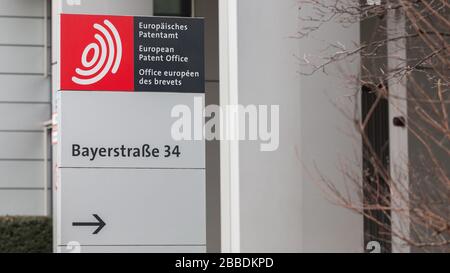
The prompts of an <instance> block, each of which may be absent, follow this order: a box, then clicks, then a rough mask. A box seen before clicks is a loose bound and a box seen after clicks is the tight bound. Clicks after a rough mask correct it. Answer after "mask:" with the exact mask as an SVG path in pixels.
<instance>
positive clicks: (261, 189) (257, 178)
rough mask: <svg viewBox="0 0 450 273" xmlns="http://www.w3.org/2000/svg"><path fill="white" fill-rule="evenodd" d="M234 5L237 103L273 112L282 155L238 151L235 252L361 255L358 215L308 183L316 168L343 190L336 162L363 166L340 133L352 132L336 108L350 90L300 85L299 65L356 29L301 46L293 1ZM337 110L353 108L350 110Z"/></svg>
mask: <svg viewBox="0 0 450 273" xmlns="http://www.w3.org/2000/svg"><path fill="white" fill-rule="evenodd" d="M237 5H238V71H239V91H238V93H239V103H240V104H244V105H246V104H266V105H267V104H268V105H272V104H278V105H280V147H279V149H278V150H277V151H274V152H260V151H259V144H258V143H256V142H241V144H240V146H239V153H240V156H239V160H240V164H239V170H240V202H241V204H240V208H241V209H240V221H241V223H240V225H241V229H240V237H241V242H240V243H241V245H240V247H241V251H244V252H254V251H256V252H271V251H287V252H298V251H305V252H310V251H341V252H342V251H355V252H361V251H362V250H363V219H362V217H361V216H359V215H355V214H353V213H352V212H350V211H348V210H346V209H343V208H340V207H337V206H335V205H332V204H331V203H330V202H328V201H327V200H326V199H325V197H324V194H323V192H322V191H321V190H320V189H319V187H318V184H317V183H315V182H316V180H315V179H317V178H318V176H317V175H310V174H312V173H313V172H314V170H315V166H317V169H320V170H321V171H322V173H321V174H323V175H325V176H327V177H331V178H332V179H333V181H334V183H335V184H336V185H337V186H338V187H341V188H342V186H343V184H344V178H343V175H342V173H341V172H340V170H339V169H338V168H339V167H338V166H339V163H341V162H342V160H345V159H346V157H348V158H351V159H352V160H355V161H357V162H359V161H360V160H361V159H360V154H361V150H360V146H361V144H360V143H361V142H358V139H357V138H356V139H353V138H351V137H348V136H347V135H346V134H345V133H343V132H351V130H352V128H353V127H352V123H351V121H350V120H348V119H346V118H345V117H343V115H342V114H341V113H340V111H339V109H338V108H337V107H336V106H335V105H334V103H335V102H336V100H340V99H341V98H342V97H344V96H345V95H348V94H349V93H351V92H353V91H354V89H353V87H347V86H345V85H344V84H343V82H342V80H341V79H340V78H339V77H338V78H333V77H329V76H325V75H323V74H317V75H314V76H311V77H300V75H299V73H298V72H299V70H300V66H299V62H298V60H297V58H296V56H300V57H301V56H303V54H319V53H320V51H321V50H322V49H324V48H325V47H326V46H327V44H326V43H324V42H320V39H324V40H331V41H340V42H342V43H348V44H349V45H351V41H358V40H359V27H358V26H352V27H350V28H348V29H343V28H339V27H337V24H329V25H325V26H324V28H323V30H322V31H321V32H319V33H317V34H316V35H317V37H316V38H317V40H316V39H313V38H308V39H302V40H298V39H295V38H292V37H293V36H295V35H296V34H297V31H298V30H299V28H300V27H301V21H300V20H299V14H298V8H299V7H298V3H297V2H296V1H290V0H282V1H273V0H247V1H237ZM309 12H312V11H309ZM358 69H359V62H358V60H355V62H354V63H353V64H351V65H350V67H348V71H349V72H350V73H353V74H354V75H357V74H358ZM328 72H331V73H335V72H336V68H332V69H331V70H330V71H328ZM341 107H344V108H345V109H347V110H348V109H353V107H354V102H351V103H344V104H343V105H341ZM348 130H350V131H348ZM359 166H360V164H359ZM354 171H355V172H356V173H359V172H360V171H359V170H354Z"/></svg>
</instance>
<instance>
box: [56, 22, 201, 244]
mask: <svg viewBox="0 0 450 273" xmlns="http://www.w3.org/2000/svg"><path fill="white" fill-rule="evenodd" d="M60 52H61V55H60V72H61V73H60V81H59V85H60V88H59V91H57V94H56V95H57V102H56V104H57V119H58V129H59V132H58V137H57V145H56V150H57V170H56V178H55V180H56V184H55V194H56V221H57V223H56V242H57V250H58V251H59V252H66V251H68V248H67V247H68V246H73V245H74V244H76V245H78V246H79V249H80V251H81V252H205V251H206V219H205V218H206V216H205V213H206V209H205V142H204V140H182V141H177V140H174V138H173V137H172V135H171V127H172V124H173V123H174V121H175V120H174V119H173V118H172V117H171V111H172V109H173V107H174V106H176V105H180V104H181V105H185V106H187V107H189V108H191V109H193V108H194V101H195V98H201V99H202V101H204V48H203V20H202V19H197V18H175V17H170V18H169V17H131V16H104V15H100V16H97V15H74V14H62V15H61V45H60Z"/></svg>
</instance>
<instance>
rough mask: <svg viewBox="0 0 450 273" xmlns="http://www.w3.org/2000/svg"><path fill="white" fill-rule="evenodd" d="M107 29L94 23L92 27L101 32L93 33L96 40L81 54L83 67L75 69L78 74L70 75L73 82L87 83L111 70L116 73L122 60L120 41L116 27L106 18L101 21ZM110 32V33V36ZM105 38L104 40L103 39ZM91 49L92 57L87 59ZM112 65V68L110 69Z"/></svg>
mask: <svg viewBox="0 0 450 273" xmlns="http://www.w3.org/2000/svg"><path fill="white" fill-rule="evenodd" d="M103 23H104V24H105V25H106V27H108V29H109V31H108V30H107V29H106V28H105V27H104V26H102V25H99V24H94V28H95V29H96V30H98V31H99V32H100V33H101V34H103V35H100V34H98V33H97V34H95V36H94V37H95V39H96V40H97V42H93V43H90V44H89V45H88V46H86V48H85V49H84V51H83V54H82V55H81V64H82V65H83V67H84V68H83V69H81V68H77V69H75V72H76V74H78V75H79V76H81V78H80V77H78V76H74V77H72V81H73V82H74V83H77V84H80V85H89V84H93V83H96V82H98V81H100V80H101V79H103V77H105V76H106V74H108V72H109V71H111V72H112V73H113V74H116V72H117V70H118V69H119V66H120V61H121V60H122V42H121V41H120V35H119V32H118V31H117V29H116V27H115V26H114V25H113V24H112V23H111V22H110V21H108V20H105V21H103ZM110 32H111V33H112V36H113V37H114V41H113V37H112V36H111V34H110ZM105 39H106V41H105ZM91 51H93V55H92V58H90V60H88V55H89V53H90V52H91ZM111 67H112V69H111Z"/></svg>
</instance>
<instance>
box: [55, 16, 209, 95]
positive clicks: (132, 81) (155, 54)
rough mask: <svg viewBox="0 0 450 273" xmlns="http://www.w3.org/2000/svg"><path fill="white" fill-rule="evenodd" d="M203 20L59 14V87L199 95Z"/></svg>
mask: <svg viewBox="0 0 450 273" xmlns="http://www.w3.org/2000/svg"><path fill="white" fill-rule="evenodd" d="M203 32H204V30H203V21H202V19H193V18H189V19H188V18H173V17H170V18H169V17H131V16H99V15H78V14H77V15H75V14H63V15H61V72H62V73H61V90H87V91H130V92H132V91H157V92H194V93H202V92H204V90H205V88H204V87H205V86H204V82H205V79H204V59H203V56H204V45H203Z"/></svg>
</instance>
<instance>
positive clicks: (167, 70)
mask: <svg viewBox="0 0 450 273" xmlns="http://www.w3.org/2000/svg"><path fill="white" fill-rule="evenodd" d="M204 70H205V68H204V23H203V19H199V18H177V17H134V74H135V75H134V88H135V91H159V92H192V93H202V92H204V91H205V76H204V75H205V71H204Z"/></svg>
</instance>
